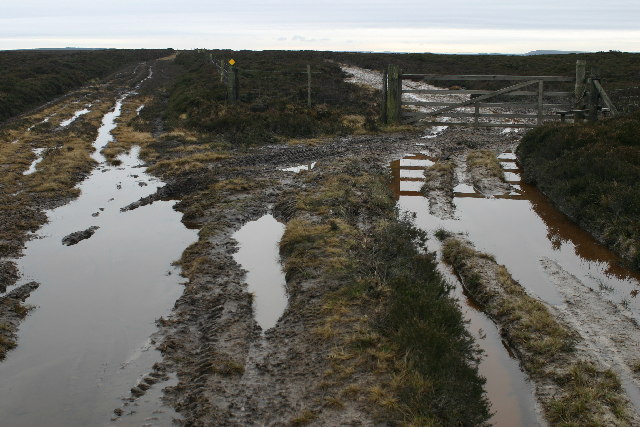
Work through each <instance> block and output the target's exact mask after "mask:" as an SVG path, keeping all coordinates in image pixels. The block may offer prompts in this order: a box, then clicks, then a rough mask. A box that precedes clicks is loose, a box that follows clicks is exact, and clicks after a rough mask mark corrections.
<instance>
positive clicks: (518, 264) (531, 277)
mask: <svg viewBox="0 0 640 427" xmlns="http://www.w3.org/2000/svg"><path fill="white" fill-rule="evenodd" d="M498 158H499V159H500V161H501V165H502V167H503V169H504V171H505V179H506V181H507V182H508V183H509V184H510V187H511V188H510V190H509V191H508V192H505V194H498V195H495V196H492V197H485V196H484V195H483V194H481V193H479V192H478V191H476V189H474V187H473V186H472V185H470V184H468V183H464V182H462V183H459V184H458V185H457V186H456V187H455V188H454V189H453V194H454V198H453V203H454V205H455V213H454V215H453V218H451V219H443V218H441V217H439V216H437V215H433V214H431V213H430V206H429V201H428V199H427V198H425V197H424V196H423V195H422V193H420V187H421V186H422V184H423V183H424V176H423V175H422V171H423V170H424V168H425V167H428V166H430V165H431V164H433V161H434V160H435V159H430V158H428V157H427V156H425V155H408V156H406V157H405V158H404V159H401V160H399V161H396V162H394V163H393V164H392V170H393V171H394V190H395V193H396V197H397V199H398V207H399V209H400V210H401V211H404V212H410V213H412V214H415V222H416V225H417V226H418V227H419V228H421V229H423V230H425V231H427V232H428V233H429V235H430V239H429V241H428V246H429V250H432V251H437V252H439V251H440V243H439V241H438V239H437V238H435V236H434V233H435V232H436V231H437V230H438V229H444V230H447V231H450V232H455V233H463V234H465V235H466V237H467V238H468V239H469V240H470V241H471V242H473V244H474V246H475V247H476V248H477V249H478V250H480V251H482V252H486V253H489V254H491V255H493V256H495V258H496V261H497V262H498V263H499V264H503V265H504V266H505V267H506V268H507V269H508V270H509V272H510V273H511V274H512V275H513V277H514V278H515V279H516V280H517V281H518V282H519V283H520V284H522V286H524V287H525V289H527V291H528V292H530V293H532V294H533V295H536V296H537V297H538V298H540V299H542V300H543V301H545V302H546V303H548V304H550V305H552V306H559V305H562V304H564V303H565V298H566V297H565V296H564V294H563V293H562V292H561V290H560V289H558V288H557V287H556V284H554V281H553V280H551V279H550V277H549V274H550V273H549V271H548V270H546V269H545V265H548V263H549V262H553V263H554V264H555V265H558V266H559V267H560V268H562V269H563V270H564V271H566V272H568V273H569V274H570V275H572V276H573V277H575V278H577V280H579V281H580V282H581V283H583V284H584V285H585V291H588V292H593V293H594V295H596V296H597V298H600V299H602V300H604V301H608V302H609V303H610V304H613V305H615V306H617V307H620V308H621V309H623V310H624V312H626V313H628V314H629V315H630V316H632V317H634V318H635V319H636V320H638V319H640V316H639V314H640V304H638V303H639V301H637V299H634V298H633V295H634V292H633V291H634V289H637V288H638V287H639V286H640V277H639V276H638V275H637V274H636V273H634V272H632V271H629V270H628V269H626V268H624V266H623V262H622V260H621V259H619V258H618V257H617V256H616V255H615V254H613V253H612V252H610V251H609V250H608V249H606V248H604V247H603V246H601V245H599V244H598V243H597V242H596V241H595V240H594V239H593V237H591V236H590V235H589V234H588V233H586V232H585V231H583V230H581V229H580V228H579V227H577V226H576V225H575V224H574V223H572V222H571V221H570V220H569V219H568V218H567V217H566V216H565V215H563V214H562V213H560V212H559V211H557V210H556V209H555V207H554V206H553V205H552V204H551V202H550V201H549V200H548V199H547V198H546V197H545V196H543V195H542V194H541V193H540V192H539V191H538V190H537V189H536V188H535V187H533V186H530V185H527V184H526V183H523V182H521V180H520V175H521V170H520V167H519V165H518V163H517V161H516V158H515V155H514V154H513V153H502V154H501V155H500V156H498ZM439 267H440V270H441V272H442V274H443V275H444V276H445V277H446V278H447V279H448V280H449V281H450V282H451V283H454V284H455V285H456V295H457V297H458V298H459V300H460V301H461V302H462V304H461V305H462V309H463V311H464V312H465V315H466V316H467V319H468V320H469V321H470V325H469V329H470V331H471V332H472V333H473V334H474V335H475V336H476V339H477V341H478V342H479V344H480V346H481V347H482V349H483V350H484V351H485V353H486V357H485V359H484V360H483V361H482V363H481V365H480V371H481V373H482V374H483V375H484V376H485V377H486V378H487V386H486V388H487V393H488V397H489V399H490V401H491V402H492V407H493V410H494V411H495V415H494V417H493V419H492V420H491V422H492V423H494V425H504V426H510V425H532V424H535V423H536V422H539V420H537V418H539V416H538V415H537V414H536V412H535V409H534V408H535V399H534V397H533V390H532V387H531V386H530V385H529V384H528V383H527V379H526V376H525V375H524V374H523V373H522V372H521V371H520V369H519V366H518V363H517V361H516V360H515V359H514V358H512V357H511V356H510V354H509V350H508V349H507V348H506V347H505V346H503V345H502V342H501V339H500V335H499V333H498V331H497V330H496V327H495V326H494V324H493V323H492V322H491V320H490V319H488V318H487V316H485V315H484V314H483V313H482V312H480V311H479V310H477V309H476V308H475V305H474V303H473V302H472V301H470V300H469V299H468V298H467V297H466V296H465V294H464V292H463V291H462V287H461V285H460V283H459V282H458V280H457V278H456V277H455V275H453V274H452V273H451V271H450V269H449V268H448V267H447V266H446V265H444V264H443V263H442V262H440V266H439ZM622 380H623V385H624V386H625V389H626V390H627V392H628V393H629V395H630V397H631V398H632V400H633V396H634V393H632V392H633V391H634V387H633V386H632V385H630V384H626V383H628V381H626V380H625V378H622Z"/></svg>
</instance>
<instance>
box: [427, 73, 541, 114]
mask: <svg viewBox="0 0 640 427" xmlns="http://www.w3.org/2000/svg"><path fill="white" fill-rule="evenodd" d="M536 83H538V82H537V81H536V80H530V81H526V82H524V83H518V84H515V85H513V86H509V87H505V88H504V89H500V90H496V91H493V92H491V93H488V94H486V95H482V96H479V97H477V98H473V99H469V100H468V101H463V102H460V103H457V104H454V105H451V106H449V107H445V108H441V109H440V110H436V111H433V112H431V113H429V115H431V116H435V115H438V114H442V113H446V112H447V111H451V110H455V109H456V108H460V107H464V106H467V105H471V104H477V103H478V102H480V101H484V100H485V99H488V98H493V97H494V96H496V95H502V94H503V93H507V92H511V91H514V90H516V89H520V88H521V87H525V86H530V85H533V84H536Z"/></svg>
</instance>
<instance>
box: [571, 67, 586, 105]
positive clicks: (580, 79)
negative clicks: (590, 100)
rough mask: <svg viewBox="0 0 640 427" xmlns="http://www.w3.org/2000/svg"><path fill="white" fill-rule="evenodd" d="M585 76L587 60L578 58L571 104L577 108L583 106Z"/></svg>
mask: <svg viewBox="0 0 640 427" xmlns="http://www.w3.org/2000/svg"><path fill="white" fill-rule="evenodd" d="M586 78H587V61H585V60H584V59H578V60H577V61H576V88H575V93H574V96H573V106H574V107H575V108H576V109H577V110H582V107H584V90H585V83H586Z"/></svg>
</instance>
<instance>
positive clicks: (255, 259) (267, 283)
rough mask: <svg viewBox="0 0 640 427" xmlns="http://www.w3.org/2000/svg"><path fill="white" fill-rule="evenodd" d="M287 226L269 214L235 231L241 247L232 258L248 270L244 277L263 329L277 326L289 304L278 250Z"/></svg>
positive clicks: (258, 320)
mask: <svg viewBox="0 0 640 427" xmlns="http://www.w3.org/2000/svg"><path fill="white" fill-rule="evenodd" d="M284 230H285V226H284V224H282V223H280V222H278V221H276V219H275V218H274V217H273V216H272V215H270V214H268V215H265V216H263V217H262V218H260V219H258V220H257V221H251V222H248V223H247V224H245V225H244V226H243V227H242V228H241V229H240V230H238V231H236V232H235V233H234V234H233V238H234V239H235V240H236V241H237V242H238V247H239V249H238V252H236V253H235V254H234V255H233V258H234V259H235V261H236V262H237V263H238V264H240V266H241V267H242V268H243V269H245V270H246V271H247V275H246V278H245V281H246V282H247V284H248V285H249V292H250V293H252V294H253V295H254V298H253V308H254V313H255V318H256V321H257V322H258V325H260V327H261V328H262V330H263V331H266V330H267V329H269V328H272V327H273V326H275V325H276V323H277V322H278V319H279V318H280V316H282V313H283V312H284V310H285V308H286V307H287V294H286V290H285V286H286V280H285V277H284V273H283V272H282V266H281V265H280V255H279V250H278V244H279V243H280V239H281V238H282V235H283V234H284Z"/></svg>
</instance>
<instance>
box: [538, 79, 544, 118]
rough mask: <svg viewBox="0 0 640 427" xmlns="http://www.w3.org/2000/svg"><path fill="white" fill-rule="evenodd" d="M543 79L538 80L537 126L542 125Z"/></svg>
mask: <svg viewBox="0 0 640 427" xmlns="http://www.w3.org/2000/svg"><path fill="white" fill-rule="evenodd" d="M543 95H544V80H540V81H539V82H538V120H537V123H538V126H541V125H542V114H543V113H544V97H543Z"/></svg>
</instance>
